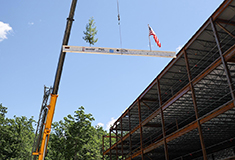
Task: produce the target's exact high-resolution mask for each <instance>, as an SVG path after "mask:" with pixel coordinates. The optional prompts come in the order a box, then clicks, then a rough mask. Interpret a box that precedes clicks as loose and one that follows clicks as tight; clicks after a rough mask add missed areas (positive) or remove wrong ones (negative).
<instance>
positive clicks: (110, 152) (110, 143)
mask: <svg viewBox="0 0 235 160" xmlns="http://www.w3.org/2000/svg"><path fill="white" fill-rule="evenodd" d="M111 146H112V141H111V128H110V129H109V148H110V150H109V160H112V149H111Z"/></svg>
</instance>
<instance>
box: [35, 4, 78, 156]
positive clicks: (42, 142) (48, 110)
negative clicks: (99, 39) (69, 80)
mask: <svg viewBox="0 0 235 160" xmlns="http://www.w3.org/2000/svg"><path fill="white" fill-rule="evenodd" d="M76 4H77V0H72V3H71V7H70V12H69V17H68V18H67V25H66V29H65V33H64V38H63V42H62V45H67V44H68V41H69V37H70V31H71V28H72V23H73V21H74V19H73V17H74V12H75V8H76ZM65 55H66V52H64V51H63V47H61V52H60V58H59V62H58V65H57V71H56V75H55V80H54V85H53V88H52V93H51V96H50V103H49V105H48V106H47V107H45V108H44V109H43V110H41V112H43V113H44V116H43V117H44V118H43V122H42V123H38V125H39V124H41V126H40V127H39V128H41V130H40V132H39V135H38V136H37V134H35V135H36V136H35V138H38V140H37V141H38V142H39V143H37V144H36V146H33V151H32V156H34V159H36V158H37V157H38V160H44V158H45V155H46V151H47V145H48V141H49V137H50V132H51V124H52V120H53V116H54V112H55V105H56V101H57V97H58V90H59V84H60V78H61V74H62V70H63V65H64V59H65ZM40 115H41V113H40ZM39 119H40V117H39ZM39 147H40V149H39Z"/></svg>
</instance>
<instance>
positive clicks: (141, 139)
mask: <svg viewBox="0 0 235 160" xmlns="http://www.w3.org/2000/svg"><path fill="white" fill-rule="evenodd" d="M138 113H139V126H140V151H141V157H142V160H144V154H143V132H142V120H141V107H140V100H139V99H138Z"/></svg>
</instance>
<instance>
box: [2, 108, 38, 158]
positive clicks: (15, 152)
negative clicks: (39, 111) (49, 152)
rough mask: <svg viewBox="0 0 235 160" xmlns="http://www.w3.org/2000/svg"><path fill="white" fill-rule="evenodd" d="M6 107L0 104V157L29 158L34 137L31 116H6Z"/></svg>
mask: <svg viewBox="0 0 235 160" xmlns="http://www.w3.org/2000/svg"><path fill="white" fill-rule="evenodd" d="M6 113H7V108H6V107H3V106H2V104H0V135H1V136H0V148H1V149H0V159H3V160H5V159H18V160H24V159H29V158H30V156H31V149H32V148H31V147H32V144H33V138H34V129H33V122H34V120H33V117H31V118H30V119H27V118H26V117H24V116H22V117H16V116H14V119H9V118H6V117H5V115H6Z"/></svg>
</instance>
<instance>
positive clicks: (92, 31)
mask: <svg viewBox="0 0 235 160" xmlns="http://www.w3.org/2000/svg"><path fill="white" fill-rule="evenodd" d="M97 32H98V31H97V30H96V26H95V22H94V18H93V17H91V18H90V19H89V22H88V24H87V25H86V31H83V33H84V34H85V36H84V37H83V39H84V40H85V41H86V42H87V43H89V44H90V46H91V45H94V44H95V43H96V42H97V41H98V38H96V39H95V35H96V34H97Z"/></svg>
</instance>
